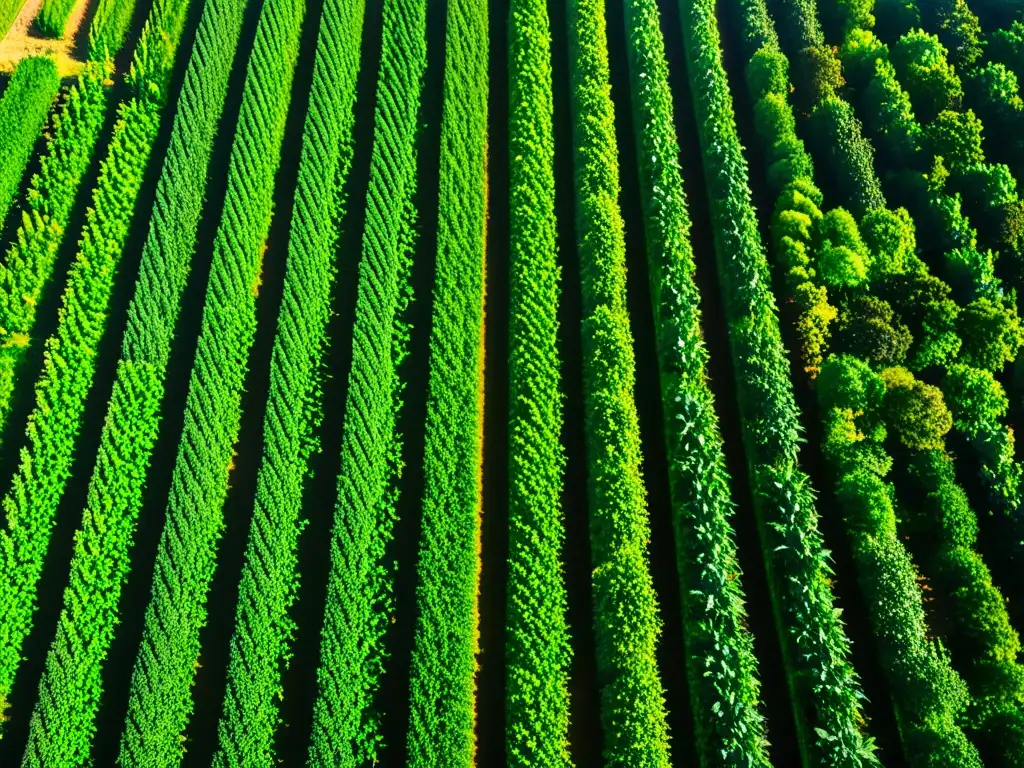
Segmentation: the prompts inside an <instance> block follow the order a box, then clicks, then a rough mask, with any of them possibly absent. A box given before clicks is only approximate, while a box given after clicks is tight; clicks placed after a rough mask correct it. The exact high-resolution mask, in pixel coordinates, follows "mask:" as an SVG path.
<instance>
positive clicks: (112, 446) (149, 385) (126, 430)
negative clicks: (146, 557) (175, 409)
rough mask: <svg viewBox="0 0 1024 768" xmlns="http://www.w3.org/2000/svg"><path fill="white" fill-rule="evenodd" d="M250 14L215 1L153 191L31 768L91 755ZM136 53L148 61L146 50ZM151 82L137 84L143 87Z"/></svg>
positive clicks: (234, 0)
mask: <svg viewBox="0 0 1024 768" xmlns="http://www.w3.org/2000/svg"><path fill="white" fill-rule="evenodd" d="M244 7H245V3H244V2H242V0H208V2H207V3H206V4H205V6H204V8H203V14H202V17H201V19H200V22H199V28H198V30H197V33H196V41H195V45H194V47H193V50H192V55H191V57H190V60H189V64H188V68H187V70H186V72H185V80H184V83H183V85H182V89H181V97H180V99H179V100H178V105H177V113H176V115H175V120H174V126H173V128H172V131H171V137H170V147H169V149H168V154H167V157H166V159H165V161H164V165H163V169H162V171H161V175H160V179H159V181H158V182H157V189H156V200H155V203H154V207H153V216H152V219H151V221H150V227H149V233H148V236H147V239H146V242H145V245H144V247H143V252H142V263H141V267H140V271H139V278H138V282H137V283H136V290H135V295H134V297H133V299H132V302H131V304H130V306H129V310H128V328H127V330H126V333H125V336H124V341H123V348H122V356H121V360H120V361H119V362H118V365H117V373H116V378H115V381H114V388H113V394H112V396H111V399H110V404H109V407H108V410H107V415H106V420H105V423H104V427H103V431H102V434H101V437H100V446H99V452H98V455H97V458H96V464H95V469H94V470H93V474H92V478H91V480H90V483H89V489H88V496H87V502H86V507H85V509H84V512H83V516H82V523H81V527H80V528H79V530H78V532H77V534H76V538H75V549H74V554H73V557H72V562H71V576H70V581H69V584H68V586H67V589H66V590H65V593H64V605H63V608H62V611H61V614H60V618H59V621H58V626H57V634H56V637H55V638H54V640H53V644H52V646H51V648H50V652H49V654H48V656H47V659H46V668H45V671H44V673H43V679H42V681H41V683H40V693H39V700H38V701H37V703H36V709H35V712H34V714H33V716H32V721H31V725H30V729H29V743H28V747H27V751H26V756H25V763H26V765H29V766H36V765H40V766H44V765H67V764H72V765H78V764H80V763H84V762H86V760H87V758H88V755H89V749H90V741H91V738H92V734H93V732H94V730H95V717H96V712H97V709H98V707H99V699H100V694H101V691H102V672H103V661H104V659H105V657H106V654H107V651H108V649H109V647H110V643H111V641H112V639H113V636H114V631H115V628H116V626H117V614H118V603H119V599H120V594H121V586H122V584H123V582H124V579H125V578H126V576H127V574H128V571H129V569H130V550H131V544H132V538H133V534H134V528H135V522H136V520H137V517H138V513H139V508H140V506H141V503H142V491H143V485H144V482H145V476H146V469H147V465H148V462H149V459H150V455H151V452H152V448H153V444H154V443H155V441H156V436H157V431H158V426H159V418H160V404H161V401H162V399H163V393H164V376H165V373H166V368H167V361H168V358H169V356H170V350H171V343H172V340H173V338H174V328H175V325H176V322H177V319H178V315H179V313H180V308H181V307H180V302H181V296H182V292H183V291H184V287H185V282H186V280H187V277H188V273H189V271H190V266H191V257H192V253H193V251H194V248H195V240H196V230H197V225H198V222H199V217H200V214H201V212H202V205H203V199H204V196H205V187H206V184H205V180H206V172H207V166H208V164H209V160H210V154H211V152H212V148H213V139H214V136H215V134H216V130H217V124H218V122H219V119H220V116H221V113H222V111H223V107H224V100H225V95H226V93H227V86H228V77H229V74H230V72H231V65H232V62H233V60H234V53H235V47H236V45H237V43H238V38H239V36H240V33H241V25H242V15H243V11H244ZM140 50H142V51H143V56H145V55H146V51H145V47H140ZM153 55H158V56H159V58H158V59H155V60H154V59H150V60H149V61H150V62H151V63H152V62H154V61H172V60H173V57H172V56H171V55H169V53H168V52H167V51H164V52H163V53H162V54H156V53H155V52H154V53H153ZM140 58H142V57H140V56H137V58H136V63H138V62H139V60H140ZM156 71H160V70H156ZM145 74H146V73H145V72H143V73H139V75H141V76H142V78H143V80H142V82H143V83H145V79H144V77H145ZM135 82H136V83H138V82H139V78H138V77H137V78H136V79H135ZM161 85H163V86H164V87H165V86H166V83H165V82H164V83H163V84H160V83H157V84H156V88H154V89H152V91H149V92H154V93H156V94H161V93H163V87H161Z"/></svg>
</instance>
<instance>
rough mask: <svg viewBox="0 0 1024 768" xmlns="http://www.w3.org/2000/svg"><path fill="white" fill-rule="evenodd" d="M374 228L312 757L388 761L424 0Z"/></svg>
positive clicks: (412, 16)
mask: <svg viewBox="0 0 1024 768" xmlns="http://www.w3.org/2000/svg"><path fill="white" fill-rule="evenodd" d="M383 13H384V36H383V41H382V47H381V68H380V73H379V75H378V77H379V79H378V82H377V94H378V98H377V105H376V116H375V123H374V146H373V153H372V155H371V159H370V182H369V188H368V191H367V196H366V228H365V230H364V233H363V248H362V261H361V262H360V264H359V285H358V295H357V298H356V308H355V325H354V327H353V331H352V349H353V354H352V368H351V371H350V373H349V384H348V393H347V395H346V402H345V423H344V427H343V429H342V436H341V474H340V476H339V481H338V502H337V506H336V507H335V512H334V526H333V530H332V534H331V570H330V576H329V580H328V583H327V610H326V615H325V618H324V625H323V629H322V630H321V642H320V648H321V651H320V665H319V670H318V673H317V674H318V678H319V686H318V687H319V692H318V695H317V699H316V703H315V704H314V709H313V735H312V740H311V742H310V749H309V759H310V763H311V764H313V765H343V766H357V765H369V764H372V763H376V762H377V761H378V760H379V754H378V753H379V750H380V747H381V731H380V726H379V708H378V706H377V704H378V702H377V701H376V700H375V695H376V693H377V690H378V689H379V687H380V682H381V677H382V675H383V672H384V667H385V661H386V658H387V656H386V652H385V641H384V637H385V634H386V632H387V630H388V627H390V626H391V623H392V617H393V608H394V602H393V597H392V594H391V581H392V575H393V567H392V566H391V565H390V564H389V562H387V561H386V559H385V550H386V548H387V546H388V544H389V543H390V541H391V539H392V531H393V528H394V522H395V517H396V508H395V506H396V502H397V500H398V495H399V480H400V478H401V474H402V467H403V463H402V449H403V441H402V436H401V435H400V434H399V432H398V424H397V422H398V418H399V415H400V412H401V408H402V391H403V390H404V379H405V377H406V376H407V375H408V374H407V372H405V371H402V370H401V369H400V365H401V363H402V360H403V359H404V358H405V357H406V355H407V352H408V346H409V329H408V328H407V326H406V323H405V315H406V311H405V310H406V308H407V306H408V304H409V302H410V301H411V300H412V292H411V291H412V289H411V285H410V282H409V272H410V267H411V263H412V254H413V249H414V245H415V240H416V232H415V226H416V218H417V211H416V208H415V205H414V200H415V197H416V189H417V178H416V176H417V173H416V168H417V150H416V140H417V134H418V115H419V109H420V100H421V97H422V87H423V86H422V83H423V75H424V72H425V70H426V64H427V49H426V13H427V4H426V2H424V0H389V1H388V2H386V3H385V5H384V9H383Z"/></svg>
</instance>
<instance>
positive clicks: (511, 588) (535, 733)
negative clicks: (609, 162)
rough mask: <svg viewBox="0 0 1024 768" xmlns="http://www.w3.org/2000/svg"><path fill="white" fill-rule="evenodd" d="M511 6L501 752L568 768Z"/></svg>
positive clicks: (536, 98)
mask: <svg viewBox="0 0 1024 768" xmlns="http://www.w3.org/2000/svg"><path fill="white" fill-rule="evenodd" d="M511 5H512V7H511V11H510V16H509V52H508V62H509V169H510V170H509V195H510V211H509V228H510V230H511V249H510V256H509V273H508V279H509V304H510V310H509V446H508V451H509V455H508V472H509V523H508V536H509V550H508V592H507V608H506V611H507V614H506V641H505V665H506V669H507V675H508V678H507V684H506V702H507V704H506V710H505V721H506V730H507V736H506V739H507V740H506V755H507V759H508V765H510V766H516V767H517V768H526V767H527V766H536V767H538V768H546V767H548V766H549V767H550V768H569V766H571V765H572V761H571V758H570V756H569V750H568V739H569V691H568V673H569V661H570V658H571V656H570V654H571V650H570V648H569V628H568V623H567V620H566V610H567V603H568V598H567V596H566V586H565V576H564V572H563V566H562V550H563V547H564V545H565V524H564V519H563V514H562V490H563V473H564V470H565V451H564V449H563V448H562V445H561V442H560V436H561V431H562V402H561V394H560V392H559V378H560V371H559V368H560V364H559V354H558V304H559V294H560V290H561V289H560V282H561V271H560V269H559V266H558V261H557V254H556V244H555V173H554V149H555V140H554V132H553V131H554V129H553V125H552V119H553V117H552V116H553V109H554V102H553V97H552V90H551V89H552V74H551V23H550V20H549V18H548V11H547V5H546V3H545V2H543V0H514V1H513V2H512V4H511Z"/></svg>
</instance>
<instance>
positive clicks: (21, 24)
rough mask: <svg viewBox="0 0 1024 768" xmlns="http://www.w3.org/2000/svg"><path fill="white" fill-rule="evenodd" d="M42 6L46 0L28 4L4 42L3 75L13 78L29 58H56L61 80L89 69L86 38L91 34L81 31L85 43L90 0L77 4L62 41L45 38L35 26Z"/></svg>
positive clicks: (1, 52)
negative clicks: (84, 25) (85, 24)
mask: <svg viewBox="0 0 1024 768" xmlns="http://www.w3.org/2000/svg"><path fill="white" fill-rule="evenodd" d="M42 4H43V0H25V4H24V5H23V6H22V7H21V12H20V13H19V14H18V17H17V18H16V19H15V20H14V23H13V24H11V29H10V31H9V32H8V33H7V35H6V36H5V37H4V39H3V40H2V41H0V74H10V73H11V72H13V71H14V68H15V67H16V66H17V65H18V62H19V61H21V60H22V59H24V58H27V57H29V56H43V55H49V56H52V57H53V59H54V61H55V62H56V63H57V72H58V73H59V74H60V76H61V78H66V77H71V76H73V75H77V74H78V73H79V72H80V71H81V69H82V67H83V66H84V65H85V60H84V55H85V45H84V42H85V40H84V35H86V34H87V31H86V30H85V29H82V30H81V34H82V35H83V39H82V40H81V41H78V40H77V37H78V35H79V28H80V27H82V21H83V20H84V19H85V15H86V10H87V8H88V6H89V0H77V2H76V3H75V7H74V8H73V9H72V10H71V15H70V17H68V24H67V31H66V32H65V33H64V37H63V38H61V39H60V40H52V39H50V38H46V37H43V36H42V35H41V34H40V33H39V30H38V29H37V28H36V26H35V24H34V23H33V22H34V20H35V18H36V15H37V14H38V13H39V9H40V8H41V7H42ZM79 42H81V43H83V44H82V45H79V44H78V43H79Z"/></svg>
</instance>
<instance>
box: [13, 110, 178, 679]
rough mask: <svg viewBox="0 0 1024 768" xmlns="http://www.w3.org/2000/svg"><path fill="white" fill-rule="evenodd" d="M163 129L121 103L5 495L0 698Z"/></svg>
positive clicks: (32, 602) (17, 654)
mask: <svg viewBox="0 0 1024 768" xmlns="http://www.w3.org/2000/svg"><path fill="white" fill-rule="evenodd" d="M158 127H159V112H158V111H157V110H155V109H154V108H153V107H152V105H149V104H146V103H142V102H138V101H134V100H133V101H130V102H128V103H127V104H126V105H124V106H123V107H122V108H121V110H120V119H119V120H118V123H117V125H116V126H115V128H114V135H113V137H112V139H111V143H110V148H109V150H108V155H107V157H106V159H105V160H104V161H103V164H102V165H101V167H100V176H99V180H98V181H97V184H96V189H95V190H94V191H93V196H92V207H91V208H90V209H89V211H88V213H87V214H86V227H85V233H84V235H83V237H82V242H81V244H80V247H79V252H78V255H77V257H76V260H75V263H74V265H73V266H72V269H71V273H70V275H69V278H68V285H67V288H66V289H65V292H64V297H63V306H62V308H61V309H60V314H59V320H58V324H57V330H56V332H55V333H54V335H53V336H51V337H50V338H49V339H48V340H47V342H46V348H45V352H44V358H43V370H42V375H41V376H40V379H39V381H38V383H37V384H36V389H35V408H34V410H33V411H32V413H31V415H30V416H29V421H28V427H27V445H25V446H24V447H23V448H22V449H21V455H20V461H19V465H18V469H17V472H16V474H15V476H14V481H13V485H12V487H11V490H10V491H9V492H8V493H7V495H6V496H5V497H4V501H3V507H4V514H5V516H6V518H7V530H5V531H2V532H0V549H2V551H3V552H4V554H5V558H4V567H3V569H2V571H0V573H2V576H0V627H2V630H0V640H2V643H0V699H2V698H5V697H6V696H7V694H8V693H9V692H10V690H11V686H12V685H13V684H14V678H15V673H16V672H17V670H18V667H19V666H20V665H21V660H22V658H21V652H22V647H23V644H24V642H25V638H26V637H27V636H28V633H29V631H30V630H31V628H32V619H33V616H34V614H35V608H36V586H37V584H38V582H39V577H40V576H41V574H42V570H43V563H44V562H45V560H46V553H47V550H48V549H49V544H50V535H51V533H52V531H53V526H54V523H55V518H56V514H57V508H58V507H59V505H60V500H61V497H62V496H63V494H64V489H65V487H66V485H67V481H68V478H69V477H70V475H71V465H72V462H73V460H74V453H75V441H76V438H77V437H78V433H79V431H80V429H81V421H82V415H83V411H84V409H85V400H86V397H87V395H88V393H89V390H90V388H91V386H92V380H93V376H94V374H95V371H96V351H97V348H98V346H99V342H100V339H101V338H102V336H103V332H104V330H105V328H106V322H105V319H106V317H105V315H106V307H107V304H108V303H109V300H110V295H111V292H112V291H113V287H114V280H115V277H116V275H117V265H118V263H119V261H120V259H121V249H122V247H123V245H124V240H125V237H126V236H127V232H128V225H129V223H130V221H131V216H132V212H133V210H132V209H133V208H134V201H135V197H136V195H137V193H138V189H139V185H140V184H141V182H142V178H143V174H144V172H145V168H146V162H147V160H148V159H149V154H150V150H151V149H152V145H153V140H154V138H155V136H156V131H157V128H158Z"/></svg>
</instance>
